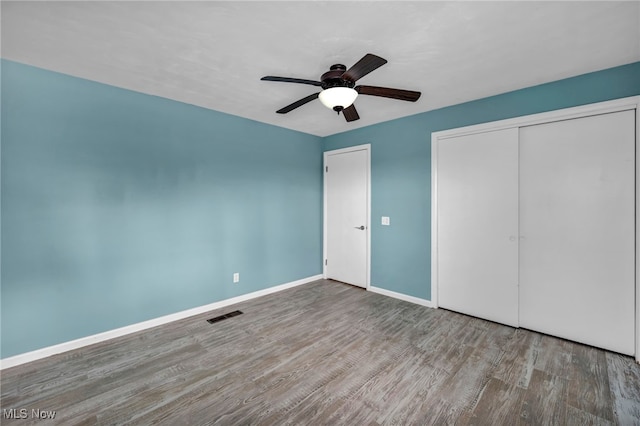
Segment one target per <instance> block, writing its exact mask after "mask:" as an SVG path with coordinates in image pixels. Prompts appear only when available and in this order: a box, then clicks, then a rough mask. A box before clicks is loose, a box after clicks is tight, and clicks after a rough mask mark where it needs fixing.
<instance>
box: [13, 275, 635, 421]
mask: <svg viewBox="0 0 640 426" xmlns="http://www.w3.org/2000/svg"><path fill="white" fill-rule="evenodd" d="M236 309H240V310H241V311H243V312H244V313H243V314H242V315H238V316H235V317H232V318H228V319H226V320H224V321H220V322H216V323H214V324H209V323H208V322H207V321H206V319H208V318H211V317H215V316H217V315H220V314H224V313H227V312H231V311H233V310H236ZM1 386H2V388H1V391H2V399H1V408H2V409H3V418H2V419H1V420H2V421H1V423H2V424H3V425H5V424H7V425H8V424H20V425H27V424H47V423H50V424H65V425H73V424H83V425H88V424H117V425H120V424H167V425H179V424H192V425H198V424H220V425H245V424H264V425H284V424H292V425H315V424H328V425H378V424H381V425H382V424H384V425H387V424H388V425H404V424H418V425H428V424H436V425H445V424H462V425H467V424H475V425H517V424H526V425H538V424H541V425H587V424H591V425H613V424H619V425H640V365H638V364H636V363H635V362H634V360H633V359H632V358H630V357H626V356H622V355H618V354H615V353H610V352H607V351H604V350H600V349H595V348H592V347H589V346H584V345H581V344H577V343H572V342H568V341H565V340H561V339H557V338H554V337H549V336H545V335H541V334H538V333H534V332H530V331H526V330H521V329H520V330H518V329H513V328H511V327H507V326H503V325H499V324H495V323H491V322H487V321H483V320H479V319H475V318H471V317H468V316H465V315H461V314H457V313H454V312H449V311H446V310H442V309H429V308H425V307H422V306H418V305H414V304H411V303H407V302H403V301H399V300H395V299H391V298H387V297H385V296H381V295H378V294H374V293H371V292H366V291H364V290H361V289H358V288H354V287H351V286H348V285H345V284H340V283H336V282H332V281H318V282H315V283H311V284H307V285H303V286H300V287H296V288H293V289H290V290H286V291H283V292H280V293H276V294H272V295H269V296H264V297H262V298H258V299H254V300H251V301H248V302H244V303H240V304H238V305H234V306H232V307H228V308H225V309H221V310H218V311H213V312H211V313H208V314H205V315H200V316H196V317H191V318H188V319H186V320H182V321H179V322H176V323H172V324H170V325H165V326H160V327H157V328H154V329H151V330H147V331H143V332H140V333H136V334H132V335H129V336H125V337H123V338H119V339H116V340H112V341H109V342H103V343H99V344H96V345H93V346H89V347H86V348H82V349H78V350H75V351H72V352H67V353H65V354H61V355H57V356H54V357H51V358H48V359H44V360H40V361H36V362H33V363H30V364H26V365H22V366H18V367H14V368H11V369H7V370H4V371H2V377H1ZM12 408H13V409H17V410H20V409H26V412H27V413H28V415H27V417H28V418H27V419H22V420H10V419H7V418H6V417H7V413H8V411H7V410H8V409H12ZM32 409H39V410H55V411H56V417H55V420H54V421H40V420H36V419H33V418H31V414H32V412H31V410H32ZM14 413H17V414H19V413H20V411H16V412H14Z"/></svg>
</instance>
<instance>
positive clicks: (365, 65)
mask: <svg viewBox="0 0 640 426" xmlns="http://www.w3.org/2000/svg"><path fill="white" fill-rule="evenodd" d="M386 63H387V60H386V59H382V58H381V57H380V56H376V55H373V54H371V53H367V54H366V55H364V56H363V57H362V59H360V60H359V61H358V62H356V63H355V65H354V66H352V67H351V68H349V69H348V70H346V71H345V72H344V74H342V78H343V79H345V80H351V81H356V80H358V79H360V78H362V77H364V76H365V75H367V74H369V73H370V72H371V71H373V70H375V69H377V68H380V67H381V66H383V65H384V64H386Z"/></svg>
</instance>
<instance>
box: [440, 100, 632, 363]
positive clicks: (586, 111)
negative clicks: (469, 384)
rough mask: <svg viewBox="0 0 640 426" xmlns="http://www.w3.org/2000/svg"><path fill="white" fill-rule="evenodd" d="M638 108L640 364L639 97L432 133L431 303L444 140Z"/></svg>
mask: <svg viewBox="0 0 640 426" xmlns="http://www.w3.org/2000/svg"><path fill="white" fill-rule="evenodd" d="M627 110H635V115H636V141H635V142H636V176H635V178H636V182H635V187H636V194H635V195H636V217H635V229H636V235H635V249H636V252H635V260H636V264H635V272H636V273H635V275H636V276H635V295H636V303H635V349H636V350H635V359H636V361H637V362H638V363H640V217H639V213H640V143H639V140H638V139H639V138H640V96H632V97H628V98H621V99H615V100H611V101H605V102H598V103H593V104H587V105H581V106H577V107H572V108H565V109H560V110H555V111H549V112H543V113H539V114H533V115H527V116H522V117H516V118H510V119H506V120H499V121H492V122H489V123H482V124H477V125H473V126H466V127H460V128H456V129H450V130H443V131H440V132H434V133H432V134H431V304H432V306H433V307H434V308H437V307H438V161H437V160H438V144H439V142H440V141H443V140H445V139H449V138H453V137H458V136H464V135H471V134H475V133H484V132H490V131H495V130H504V129H510V128H519V127H523V126H531V125H535V124H544V123H551V122H554V121H561V120H570V119H574V118H581V117H588V116H591V115H598V114H606V113H612V112H619V111H627Z"/></svg>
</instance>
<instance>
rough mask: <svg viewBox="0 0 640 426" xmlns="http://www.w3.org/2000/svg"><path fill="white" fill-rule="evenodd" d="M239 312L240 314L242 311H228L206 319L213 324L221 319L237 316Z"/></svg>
mask: <svg viewBox="0 0 640 426" xmlns="http://www.w3.org/2000/svg"><path fill="white" fill-rule="evenodd" d="M240 314H242V311H233V312H229V313H228V314H224V315H220V316H219V317H215V318H211V319H208V320H207V322H208V323H209V324H213V323H214V322H218V321H222V320H225V319H227V318H231V317H235V316H238V315H240Z"/></svg>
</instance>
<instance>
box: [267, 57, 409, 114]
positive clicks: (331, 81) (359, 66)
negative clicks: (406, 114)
mask: <svg viewBox="0 0 640 426" xmlns="http://www.w3.org/2000/svg"><path fill="white" fill-rule="evenodd" d="M386 63H387V60H386V59H383V58H381V57H379V56H376V55H373V54H371V53H367V54H366V55H364V56H363V57H362V59H360V60H359V61H358V62H356V63H355V65H353V66H352V67H351V68H349V69H347V67H345V66H344V65H342V64H336V65H332V66H331V67H330V68H329V71H327V72H326V73H324V74H322V76H321V77H320V81H315V80H304V79H300V78H289V77H275V76H271V75H268V76H265V77H262V78H261V79H260V80H266V81H281V82H285V83H300V84H310V85H312V86H318V87H322V91H320V92H318V93H314V94H312V95H309V96H307V97H305V98H302V99H300V100H298V101H296V102H294V103H292V104H290V105H287V106H286V107H284V108H282V109H279V110H278V111H276V112H277V113H278V114H286V113H288V112H290V111H292V110H294V109H296V108H298V107H301V106H302V105H304V104H306V103H309V102H311V101H312V100H314V99H316V98H320V102H322V104H323V105H325V106H326V107H327V108H331V109H332V110H334V111H336V112H337V113H338V114H340V111H342V115H344V118H345V119H346V120H347V121H355V120H358V119H359V118H360V116H359V115H358V111H356V107H355V106H354V105H353V102H354V101H355V100H356V97H358V95H370V96H381V97H384V98H391V99H399V100H401V101H409V102H415V101H417V100H418V98H420V94H421V93H420V92H414V91H411V90H401V89H390V88H388V87H377V86H360V85H359V86H356V80H358V79H360V78H362V77H364V76H365V75H367V74H369V73H370V72H371V71H373V70H375V69H377V68H379V67H381V66H382V65H384V64H386Z"/></svg>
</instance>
